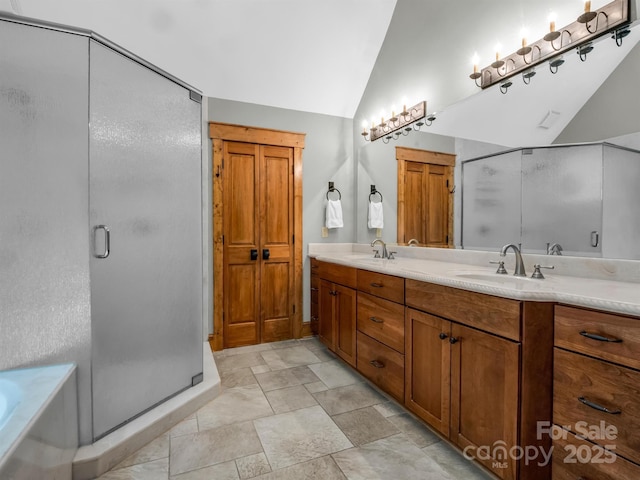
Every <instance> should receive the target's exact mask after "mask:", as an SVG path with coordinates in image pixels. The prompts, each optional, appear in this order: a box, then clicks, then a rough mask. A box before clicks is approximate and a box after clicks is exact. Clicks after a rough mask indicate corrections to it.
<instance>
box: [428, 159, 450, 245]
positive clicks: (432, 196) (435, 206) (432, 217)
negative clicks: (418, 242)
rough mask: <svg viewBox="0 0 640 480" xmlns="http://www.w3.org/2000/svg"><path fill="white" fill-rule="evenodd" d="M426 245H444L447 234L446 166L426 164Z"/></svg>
mask: <svg viewBox="0 0 640 480" xmlns="http://www.w3.org/2000/svg"><path fill="white" fill-rule="evenodd" d="M427 168H428V173H427V197H428V200H427V205H428V210H427V218H426V223H427V245H428V246H430V247H446V246H447V234H448V225H447V221H448V202H449V198H448V194H449V192H448V190H447V188H446V182H447V170H448V168H447V167H444V166H442V165H427Z"/></svg>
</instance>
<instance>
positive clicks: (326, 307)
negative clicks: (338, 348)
mask: <svg viewBox="0 0 640 480" xmlns="http://www.w3.org/2000/svg"><path fill="white" fill-rule="evenodd" d="M333 292H334V290H333V284H332V283H331V282H328V281H327V280H320V296H319V297H320V302H319V303H318V337H319V338H320V341H321V342H322V343H324V344H325V345H326V346H327V347H329V350H335V343H334V340H333V339H334V334H333V332H334V323H335V322H334V314H333V296H334V295H333Z"/></svg>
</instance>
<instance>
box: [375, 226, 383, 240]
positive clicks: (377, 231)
mask: <svg viewBox="0 0 640 480" xmlns="http://www.w3.org/2000/svg"><path fill="white" fill-rule="evenodd" d="M376 238H382V229H381V228H376Z"/></svg>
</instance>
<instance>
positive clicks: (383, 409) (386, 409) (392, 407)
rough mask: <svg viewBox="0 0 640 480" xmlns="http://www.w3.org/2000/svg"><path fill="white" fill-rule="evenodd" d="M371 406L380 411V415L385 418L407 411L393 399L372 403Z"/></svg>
mask: <svg viewBox="0 0 640 480" xmlns="http://www.w3.org/2000/svg"><path fill="white" fill-rule="evenodd" d="M373 408H375V409H376V410H377V411H378V412H379V413H380V415H382V416H383V417H385V418H387V417H393V416H394V415H400V414H403V413H407V411H406V410H405V409H404V407H402V406H401V405H399V404H398V403H396V402H395V401H391V402H386V403H381V404H379V405H374V406H373Z"/></svg>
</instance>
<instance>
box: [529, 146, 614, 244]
mask: <svg viewBox="0 0 640 480" xmlns="http://www.w3.org/2000/svg"><path fill="white" fill-rule="evenodd" d="M602 148H603V147H602V145H580V146H571V147H559V148H536V149H525V150H523V151H522V249H523V251H524V252H530V253H546V251H547V244H553V243H559V244H560V245H561V246H562V249H563V254H565V255H589V256H600V252H601V251H602Z"/></svg>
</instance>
